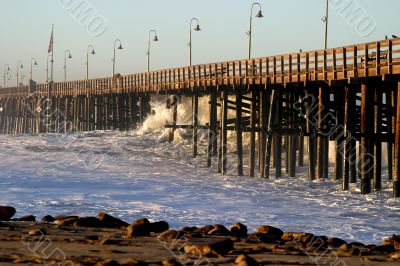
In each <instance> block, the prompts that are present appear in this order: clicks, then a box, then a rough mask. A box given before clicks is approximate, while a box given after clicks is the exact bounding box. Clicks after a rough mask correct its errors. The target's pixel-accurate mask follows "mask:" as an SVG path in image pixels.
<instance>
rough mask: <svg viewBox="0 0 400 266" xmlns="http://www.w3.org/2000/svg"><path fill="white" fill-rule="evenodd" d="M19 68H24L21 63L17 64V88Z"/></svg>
mask: <svg viewBox="0 0 400 266" xmlns="http://www.w3.org/2000/svg"><path fill="white" fill-rule="evenodd" d="M19 68H21V69H22V68H24V66H23V65H22V62H21V61H18V63H17V88H19Z"/></svg>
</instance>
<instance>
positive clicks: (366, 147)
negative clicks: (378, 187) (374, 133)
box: [359, 83, 372, 195]
mask: <svg viewBox="0 0 400 266" xmlns="http://www.w3.org/2000/svg"><path fill="white" fill-rule="evenodd" d="M370 91H371V87H370V85H367V84H366V83H363V84H361V142H360V150H361V155H360V162H359V163H360V166H361V193H362V194H364V195H365V194H369V193H371V180H370V174H369V171H371V170H372V169H371V168H370V166H371V162H370V160H371V157H370V154H369V152H370V138H371V134H370V133H371V129H370V126H371V123H370V121H369V119H371V118H370V117H369V116H368V115H369V114H370V113H371V112H370V111H369V110H368V109H369V108H371V105H369V103H371V100H370V98H371V92H370Z"/></svg>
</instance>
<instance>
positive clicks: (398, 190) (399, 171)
mask: <svg viewBox="0 0 400 266" xmlns="http://www.w3.org/2000/svg"><path fill="white" fill-rule="evenodd" d="M397 99H400V82H398V85H397ZM399 103H400V101H398V102H397V105H396V135H395V148H394V161H395V165H394V166H395V167H394V173H395V174H394V176H393V196H394V197H395V198H399V197H400V104H399Z"/></svg>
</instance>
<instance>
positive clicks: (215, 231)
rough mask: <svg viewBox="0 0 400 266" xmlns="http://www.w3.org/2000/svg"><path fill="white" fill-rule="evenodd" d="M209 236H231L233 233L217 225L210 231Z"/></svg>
mask: <svg viewBox="0 0 400 266" xmlns="http://www.w3.org/2000/svg"><path fill="white" fill-rule="evenodd" d="M207 234H208V235H212V236H230V235H231V231H229V230H228V229H227V228H226V227H225V226H223V225H220V224H216V225H214V228H213V229H211V230H210V231H208V233H207Z"/></svg>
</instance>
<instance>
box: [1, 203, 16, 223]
mask: <svg viewBox="0 0 400 266" xmlns="http://www.w3.org/2000/svg"><path fill="white" fill-rule="evenodd" d="M15 212H16V210H15V208H14V207H10V206H0V221H8V220H10V219H11V218H12V217H13V216H14V214H15Z"/></svg>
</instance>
